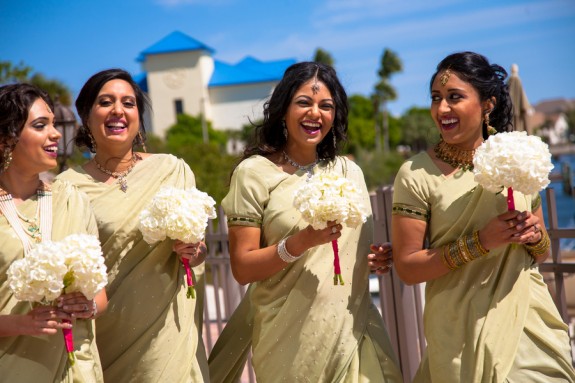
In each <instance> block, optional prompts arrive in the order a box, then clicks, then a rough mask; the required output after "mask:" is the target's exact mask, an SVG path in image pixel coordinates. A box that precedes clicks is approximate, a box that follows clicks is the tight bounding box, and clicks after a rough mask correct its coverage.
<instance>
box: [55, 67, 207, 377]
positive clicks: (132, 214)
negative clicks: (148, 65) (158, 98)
mask: <svg viewBox="0 0 575 383" xmlns="http://www.w3.org/2000/svg"><path fill="white" fill-rule="evenodd" d="M146 106H147V99H146V97H145V95H144V93H143V92H142V91H141V90H140V88H139V87H138V85H137V84H136V83H135V82H134V80H133V79H132V77H131V76H130V75H129V74H128V73H127V72H125V71H124V70H121V69H109V70H105V71H102V72H99V73H97V74H95V75H94V76H92V77H91V78H90V79H89V80H88V81H87V82H86V84H85V85H84V87H83V88H82V90H81V91H80V94H79V95H78V99H77V100H76V108H77V110H78V114H79V115H80V118H81V119H82V127H81V128H80V130H79V132H78V134H77V136H76V144H77V145H79V146H85V147H87V148H88V149H89V150H90V151H92V152H93V153H95V156H94V157H93V158H92V159H91V160H90V161H88V162H87V163H86V164H84V165H83V166H82V167H78V168H75V169H70V170H68V171H66V172H64V173H62V174H61V175H60V176H59V177H60V178H62V179H66V180H69V181H71V182H72V183H74V184H75V185H77V187H78V188H79V189H80V190H82V191H84V192H85V193H86V194H87V195H88V197H89V198H90V201H91V203H92V207H93V209H94V213H95V215H96V219H97V221H98V229H99V232H100V241H101V242H102V249H103V252H104V256H105V257H106V265H107V267H108V279H109V285H108V287H107V293H108V297H109V299H110V302H109V306H108V311H107V312H106V314H105V315H102V316H101V317H100V318H98V320H97V321H96V325H97V331H98V334H97V335H98V337H97V343H98V349H99V351H100V355H101V359H102V367H103V369H104V378H105V380H106V381H108V382H138V383H142V382H153V383H156V382H178V383H180V382H182V383H183V382H200V381H209V378H208V372H207V358H206V355H205V350H204V344H203V342H202V336H201V329H202V326H201V321H202V308H203V288H202V285H203V269H202V267H203V266H202V263H203V260H204V257H205V251H198V249H200V248H203V245H202V246H198V244H184V243H180V242H176V243H174V241H172V240H170V239H166V240H163V241H160V242H157V243H155V244H153V245H148V244H147V243H146V242H145V241H144V240H143V238H142V234H141V233H140V231H139V230H138V228H137V227H138V216H139V214H140V212H141V211H142V210H143V209H144V208H145V207H146V205H148V204H149V202H150V201H151V200H152V198H153V197H154V195H155V194H156V193H157V192H158V191H159V189H160V187H162V186H170V187H177V188H190V187H193V186H195V178H194V174H193V173H192V171H191V170H190V168H189V167H188V165H187V164H186V163H185V162H184V161H182V160H181V159H178V158H176V157H174V156H172V155H166V154H153V155H152V154H148V153H141V152H136V151H135V150H134V147H135V146H136V145H142V144H143V143H144V140H145V130H144V126H143V115H144V112H145V108H146ZM181 257H187V258H188V259H190V265H191V266H192V267H196V269H195V279H196V284H197V286H196V287H197V290H198V294H197V296H196V299H188V298H187V297H186V284H185V270H184V268H183V267H182V263H181V259H180V258H181ZM198 266H200V267H199V268H198Z"/></svg>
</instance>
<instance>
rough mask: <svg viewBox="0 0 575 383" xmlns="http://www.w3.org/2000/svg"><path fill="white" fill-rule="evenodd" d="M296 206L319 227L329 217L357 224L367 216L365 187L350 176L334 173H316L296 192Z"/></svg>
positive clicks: (294, 203)
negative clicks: (363, 192) (360, 187)
mask: <svg viewBox="0 0 575 383" xmlns="http://www.w3.org/2000/svg"><path fill="white" fill-rule="evenodd" d="M293 206H294V207H295V208H296V209H298V210H299V212H300V213H301V214H302V216H303V218H304V219H305V220H306V221H307V222H308V223H309V224H310V225H311V226H312V227H313V228H314V229H316V230H318V229H324V228H325V227H326V226H327V222H328V221H335V222H337V223H341V224H343V223H345V224H346V225H347V226H349V227H356V226H358V225H360V224H361V223H363V222H365V221H366V219H367V214H368V213H367V211H366V209H365V207H364V206H363V203H362V193H361V190H360V189H359V188H358V187H357V185H355V184H354V183H353V181H351V180H348V179H347V178H344V177H340V176H338V175H336V174H333V173H320V174H316V175H314V176H313V177H311V178H310V179H309V181H308V182H306V183H305V184H304V185H302V186H301V187H300V188H299V189H298V190H296V192H295V194H294V201H293Z"/></svg>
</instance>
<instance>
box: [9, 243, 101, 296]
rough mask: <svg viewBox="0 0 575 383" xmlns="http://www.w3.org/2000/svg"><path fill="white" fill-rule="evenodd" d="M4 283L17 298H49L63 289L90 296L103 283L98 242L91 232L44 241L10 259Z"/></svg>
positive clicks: (60, 292)
mask: <svg viewBox="0 0 575 383" xmlns="http://www.w3.org/2000/svg"><path fill="white" fill-rule="evenodd" d="M7 277H8V286H9V287H10V290H12V292H13V293H14V297H15V298H16V299H18V300H21V301H30V302H51V301H53V300H54V299H56V298H58V297H59V296H60V295H61V294H62V292H63V290H64V288H65V287H66V285H67V284H70V286H68V287H67V288H66V292H73V291H80V292H82V293H83V294H84V295H85V296H86V298H88V299H93V297H94V296H95V295H96V293H97V292H98V291H100V290H101V289H102V288H104V286H105V285H106V284H107V275H106V266H105V265H104V258H103V257H102V250H101V248H100V242H99V241H98V239H97V238H96V237H94V236H93V235H87V234H80V235H76V234H75V235H70V236H68V237H66V238H64V239H63V240H62V241H56V242H51V241H46V242H42V243H39V244H38V245H37V246H36V247H34V248H33V249H32V250H31V251H30V252H29V253H28V254H27V255H26V257H25V258H23V259H20V260H17V261H14V262H12V264H11V265H10V267H9V268H8V272H7Z"/></svg>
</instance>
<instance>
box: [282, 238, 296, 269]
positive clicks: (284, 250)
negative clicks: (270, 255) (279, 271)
mask: <svg viewBox="0 0 575 383" xmlns="http://www.w3.org/2000/svg"><path fill="white" fill-rule="evenodd" d="M286 241H287V238H284V239H282V240H281V241H280V242H279V243H278V255H279V256H280V258H281V259H282V261H284V262H286V263H292V262H295V261H297V260H298V258H299V257H294V256H293V255H291V254H290V253H289V251H287V248H286Z"/></svg>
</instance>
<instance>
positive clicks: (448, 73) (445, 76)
mask: <svg viewBox="0 0 575 383" xmlns="http://www.w3.org/2000/svg"><path fill="white" fill-rule="evenodd" d="M450 76H451V69H449V68H447V69H446V70H445V71H444V72H443V73H442V74H441V76H440V77H439V81H440V82H441V86H445V84H447V81H449V77H450Z"/></svg>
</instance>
